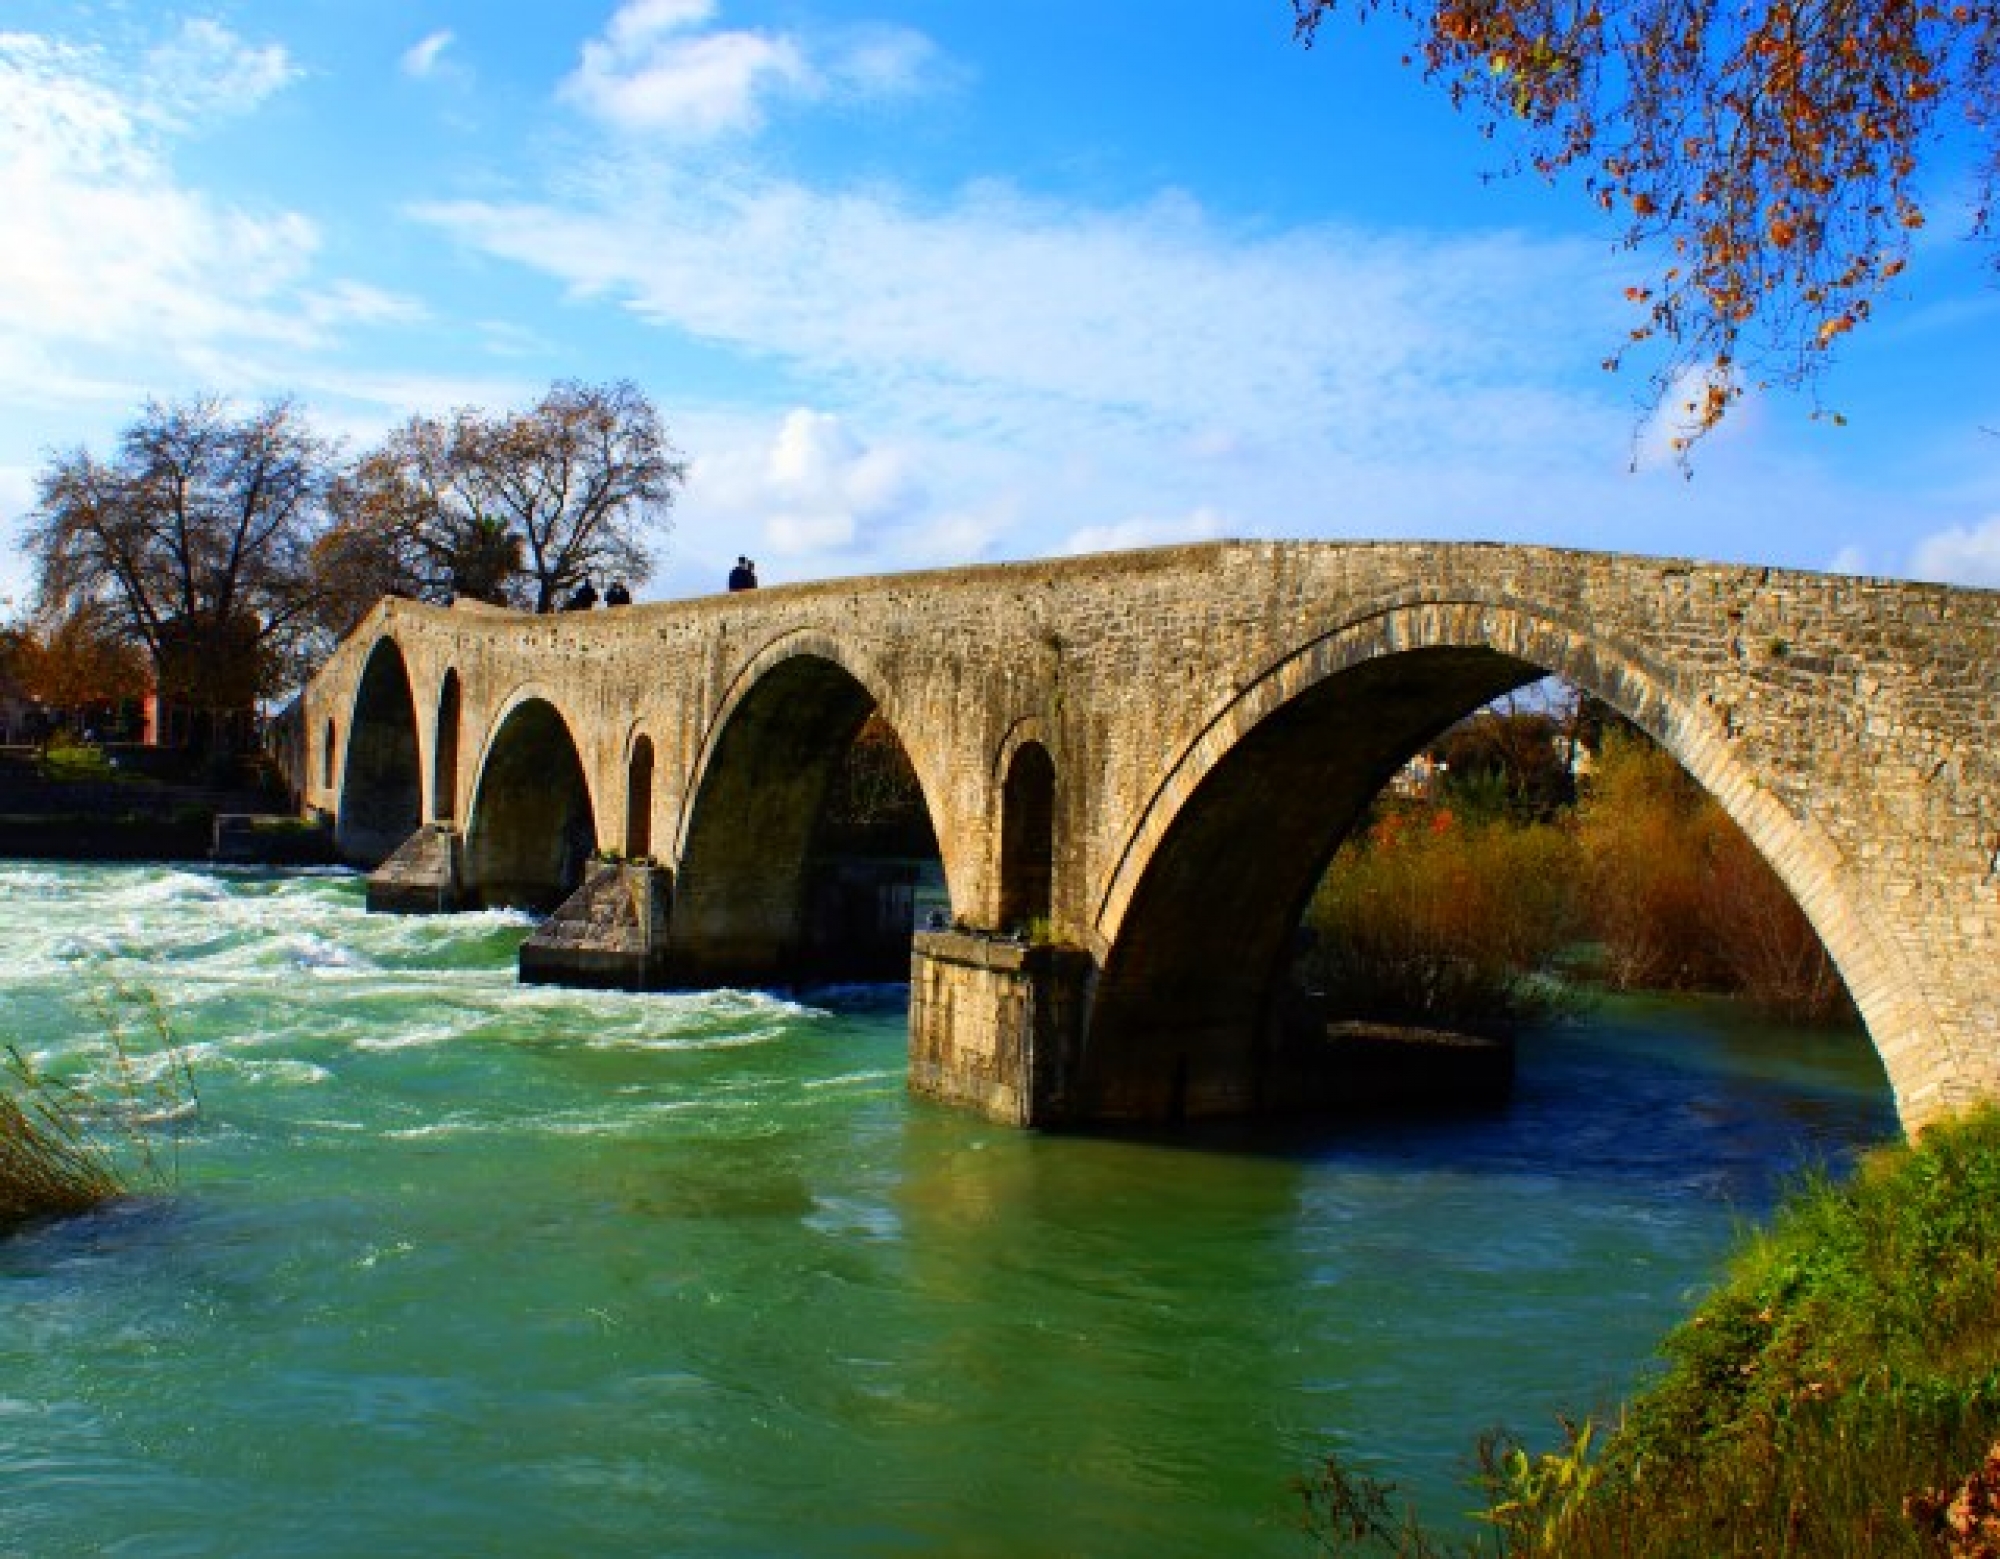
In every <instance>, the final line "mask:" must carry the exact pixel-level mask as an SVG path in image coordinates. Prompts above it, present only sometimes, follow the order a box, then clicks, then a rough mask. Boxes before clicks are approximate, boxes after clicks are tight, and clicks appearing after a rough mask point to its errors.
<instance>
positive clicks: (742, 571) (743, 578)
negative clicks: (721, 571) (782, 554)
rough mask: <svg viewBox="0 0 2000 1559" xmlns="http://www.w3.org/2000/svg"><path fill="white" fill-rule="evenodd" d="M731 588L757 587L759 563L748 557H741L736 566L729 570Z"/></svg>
mask: <svg viewBox="0 0 2000 1559" xmlns="http://www.w3.org/2000/svg"><path fill="white" fill-rule="evenodd" d="M729 588H730V589H731V590H755V589H756V588H757V565H756V564H755V563H752V562H751V561H750V560H749V559H748V558H745V557H739V558H738V559H737V560H736V566H735V567H734V568H732V569H731V570H730V571H729Z"/></svg>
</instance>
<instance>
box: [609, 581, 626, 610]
mask: <svg viewBox="0 0 2000 1559" xmlns="http://www.w3.org/2000/svg"><path fill="white" fill-rule="evenodd" d="M604 604H605V605H606V606H630V605H631V604H632V592H631V591H629V590H627V589H626V588H625V581H624V580H622V579H614V580H612V581H611V588H610V589H609V590H606V591H605V592H604Z"/></svg>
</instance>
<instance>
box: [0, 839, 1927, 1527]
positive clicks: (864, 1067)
mask: <svg viewBox="0 0 2000 1559" xmlns="http://www.w3.org/2000/svg"><path fill="white" fill-rule="evenodd" d="M525 927H526V922H525V921H524V920H522V919H521V918H519V917H515V916H509V915H498V914H490V915H460V916H450V917H442V918H437V919H402V918H392V917H370V916H367V915H365V914H364V913H363V912H362V905H361V885H360V882H359V879H357V878H353V877H349V876H344V875H339V874H324V875H311V874H307V875H290V876H280V875H267V874H261V873H207V872H200V871H194V870H188V869H175V868H168V867H119V868H109V867H77V868H69V867H54V866H45V865H37V864H30V863H20V862H15V863H4V862H0V1041H4V1042H10V1043H12V1044H14V1045H16V1046H17V1047H19V1048H20V1049H21V1050H22V1051H24V1052H26V1053H27V1054H29V1055H30V1056H32V1057H33V1058H35V1059H36V1060H37V1061H38V1062H39V1063H41V1064H43V1065H45V1066H47V1067H48V1068H50V1069H51V1070H53V1071H56V1072H58V1073H63V1074H66V1075H73V1076H80V1077H83V1078H85V1079H89V1078H91V1077H97V1078H99V1079H101V1078H102V1077H103V1076H104V1075H105V1074H106V1073H107V1072H108V1071H109V1070H110V1068H111V1062H110V1060H109V1059H108V1054H107V1047H106V1046H105V1044H104V1042H103V1039H102V1034H103V1021H102V1019H101V1018H100V1017H98V1016H95V1015H94V1014H93V1004H94V1003H98V1002H101V1001H102V1000H103V999H104V996H105V993H106V991H107V989H108V987H109V985H110V984H111V982H113V981H114V980H115V981H123V982H126V983H127V984H128V985H131V984H136V985H139V986H142V987H144V988H145V989H147V990H150V991H151V992H152V993H154V995H155V996H156V997H157V998H158V1000H159V1002H160V1003H161V1005H162V1007H163V1008H164V1010H165V1011H166V1013H167V1014H168V1017H169V1020H170V1023H171V1026H172V1029H173V1032H174V1034H175V1036H176V1038H177V1039H178V1041H179V1042H180V1044H181V1045H182V1047H183V1048H184V1049H185V1051H186V1052H187V1054H188V1056H189V1058H190V1060H191V1063H192V1066H193V1070H194V1073H195V1075H196V1077H197V1080H198V1083H199V1088H200V1104H199V1108H198V1110H197V1111H195V1112H194V1113H193V1114H192V1115H191V1116H189V1117H188V1118H186V1119H184V1120H183V1121H181V1122H180V1123H179V1131H178V1148H177V1152H178V1161H179V1189H178V1191H177V1193H176V1194H174V1195H172V1196H171V1197H168V1198H165V1199H156V1200H146V1201H140V1202H136V1203H129V1204H125V1205H123V1206H120V1207H117V1208H115V1209H114V1210H111V1211H109V1212H106V1213H103V1214H99V1215H95V1216H92V1217H89V1218H84V1219H80V1220H75V1221H72V1222H69V1223H64V1224H59V1225H53V1226H45V1227H41V1228H37V1229H32V1230H29V1231H27V1232H25V1233H22V1234H20V1235H17V1236H15V1237H14V1238H12V1239H8V1240H5V1241H0V1554H5V1555H24V1556H32V1559H42V1556H56V1555H97V1554H109V1555H132V1556H144V1559H160V1556H171V1555H231V1556H234V1555H357V1556H358V1555H392V1554H409V1555H583V1554H615V1555H623V1554H673V1555H679V1554H688V1555H739V1554H740V1555H751V1554H756V1555H767V1554H768V1555H792V1554H798V1555H894V1554H912V1555H917V1554H923V1555H933V1554H936V1555H1002V1554H1010V1555H1011V1554H1086V1555H1114V1556H1115V1555H1148V1556H1159V1555H1178V1554H1189V1555H1199V1554H1218V1555H1237V1554H1281V1555H1282V1554H1304V1553H1307V1552H1309V1551H1310V1550H1309V1547H1308V1545H1307V1544H1306V1543H1305V1542H1304V1540H1303V1539H1302V1538H1301V1536H1300V1535H1299V1533H1298V1532H1297V1531H1296V1530H1295V1523H1294V1500H1293V1498H1292V1496H1290V1495H1289V1494H1288V1492H1287V1483H1288V1480H1290V1479H1291V1478H1292V1477H1294V1476H1295V1475H1297V1474H1298V1473H1300V1472H1302V1471H1304V1470H1306V1469H1308V1468H1309V1467H1310V1466H1311V1465H1312V1464H1313V1462H1314V1460H1315V1457H1316V1456H1317V1455H1318V1454H1320V1453H1321V1452H1322V1451H1324V1450H1326V1449H1328V1448H1333V1447H1338V1448H1340V1449H1342V1450H1343V1452H1345V1453H1348V1454H1350V1455H1352V1456H1353V1457H1354V1458H1355V1459H1356V1460H1358V1461H1359V1462H1361V1463H1362V1464H1363V1465H1366V1466H1369V1467H1372V1468H1375V1469H1377V1470H1381V1471H1390V1472H1392V1473H1393V1475H1394V1476H1396V1477H1397V1478H1398V1479H1399V1480H1400V1481H1401V1482H1402V1483H1403V1485H1404V1487H1405V1488H1407V1489H1410V1490H1411V1491H1413V1492H1414V1493H1415V1494H1416V1495H1417V1496H1418V1497H1419V1498H1420V1499H1421V1501H1422V1503H1423V1507H1424V1508H1425V1509H1426V1510H1427V1511H1428V1512H1430V1513H1432V1514H1434V1515H1438V1516H1442V1517H1446V1518H1449V1517H1452V1516H1453V1515H1455V1514H1456V1513H1458V1512H1460V1511H1461V1510H1462V1509H1463V1508H1464V1507H1465V1505H1466V1504H1467V1503H1468V1496H1466V1495H1465V1494H1464V1493H1463V1492H1462V1491H1461V1490H1460V1489H1459V1488H1458V1487H1457V1483H1456V1480H1457V1478H1458V1477H1459V1475H1460V1472H1461V1470H1462V1467H1463V1463H1464V1460H1465V1456H1466V1452H1467V1448H1468V1446H1469V1444H1470V1442H1471V1439H1472V1437H1473V1436H1474V1435H1475V1434H1476V1433H1477V1432H1478V1431H1479V1430H1480V1429H1481V1428H1483V1427H1485V1426H1487V1425H1490V1424H1493V1423H1496V1422H1504V1423H1507V1424H1510V1425H1513V1426H1515V1427H1517V1428H1520V1429H1523V1430H1526V1431H1528V1432H1529V1433H1530V1434H1531V1437H1535V1436H1540V1437H1543V1438H1547V1431H1548V1430H1549V1427H1550V1425H1551V1423H1552V1419H1553V1415H1554V1414H1555V1413H1556V1412H1557V1411H1559V1410H1561V1409H1564V1408H1577V1409H1589V1408H1590V1407H1592V1406H1593V1405H1595V1404H1600V1403H1602V1402H1604V1401H1605V1400H1607V1399H1609V1398H1612V1397H1615V1396H1616V1395H1617V1394H1618V1393H1620V1392H1621V1391H1622V1390H1624V1389H1625V1388H1626V1387H1628V1386H1629V1385H1630V1384H1631V1383H1632V1382H1633V1381H1634V1380H1635V1379H1636V1378H1637V1377H1638V1376H1639V1375H1640V1374H1641V1373H1642V1372H1643V1371H1644V1370H1645V1369H1646V1368H1647V1366H1648V1360H1649V1356H1650V1351H1651V1349H1652V1346H1653V1344H1654V1342H1655V1340H1656V1338H1657V1336H1658V1335H1659V1333H1660V1332H1661V1331H1662V1330H1663V1329H1664V1328H1665V1326H1666V1325H1668V1324H1669V1323H1670V1322H1671V1321H1672V1320H1673V1319H1674V1318H1675V1317H1676V1316H1677V1315H1678V1314H1680V1313H1681V1312H1682V1311H1683V1310H1684V1309H1685V1306H1686V1303H1687V1300H1688V1298H1689V1297H1690V1295H1691V1294H1692V1293H1693V1292H1695V1291H1697V1290H1698V1289H1699V1288H1700V1287H1701V1286H1702V1285H1703V1284H1704V1283H1706V1282H1707V1281H1708V1280H1709V1279H1710V1278H1711V1277H1712V1276H1713V1274H1714V1272H1715V1270H1716V1263H1717V1261H1718V1258H1719V1255H1720V1253H1721V1252H1722V1250H1723V1249H1724V1248H1725V1247H1726V1245H1727V1243H1728V1240H1729V1238H1730V1236H1731V1233H1732V1230H1733V1228H1734V1227H1735V1224H1736V1222H1737V1221H1738V1220H1739V1219H1740V1218H1742V1217H1744V1216H1754V1215H1756V1214H1758V1213H1760V1212H1761V1211H1763V1210H1764V1209H1765V1208H1767V1207H1768V1205H1769V1202H1770V1198H1771V1196H1772V1193H1773V1189H1774V1185H1775V1184H1776V1183H1777V1182H1778V1181H1779V1180H1780V1179H1781V1178H1782V1177H1783V1176H1784V1175H1785V1174H1787V1173H1789V1172H1790V1171H1792V1170H1793V1169H1794V1168H1795V1167H1796V1166H1798V1165H1799V1164H1801V1163H1802V1162H1805V1161H1809V1160H1827V1161H1833V1162H1838V1161H1840V1160H1842V1159H1843V1158H1844V1157H1845V1156H1846V1155H1847V1154H1848V1153H1849V1152H1850V1151H1851V1150H1852V1149H1853V1148H1854V1147H1855V1146H1856V1145H1858V1144H1862V1143H1866V1142H1869V1141H1874V1140H1879V1139H1881V1138H1882V1137H1884V1136H1887V1135H1888V1134H1890V1133H1891V1132H1892V1131H1893V1129H1894V1121H1893V1115H1892V1112H1891V1109H1890V1104H1889V1099H1888V1093H1887V1088H1886V1084H1885V1083H1884V1081H1883V1078H1882V1074H1881V1070H1880V1067H1879V1066H1878V1065H1877V1063H1876V1062H1875V1059H1874V1057H1873V1054H1872V1052H1871V1051H1870V1050H1869V1049H1868V1046H1867V1042H1866V1040H1865V1038H1863V1037H1861V1036H1858V1035H1856V1036H1834V1037H1828V1036H1825V1035H1801V1034H1796V1033H1788V1032H1784V1031H1775V1030H1771V1029H1767V1028H1762V1029H1760V1028H1755V1027H1751V1026H1747V1025H1744V1024H1742V1023H1740V1022H1732V1021H1730V1020H1729V1019H1728V1018H1727V1017H1726V1015H1723V1014H1721V1013H1720V1012H1719V1010H1718V1009H1716V1008H1714V1007H1706V1008H1704V1007H1697V1006H1689V1005H1686V1004H1679V1005H1668V1004H1656V1005H1650V1006H1648V1005H1633V1004H1620V1005H1617V1006H1615V1007H1610V1008H1606V1009H1604V1010H1603V1011H1600V1012H1598V1013H1596V1014H1595V1015H1593V1016H1592V1017H1591V1018H1590V1019H1589V1020H1588V1021H1587V1022H1580V1023H1576V1024H1573V1025H1571V1026H1568V1027H1565V1028H1562V1029H1558V1030H1554V1031H1552V1032H1550V1033H1547V1034H1543V1035H1538V1036H1531V1037H1530V1038H1529V1039H1528V1040H1527V1041H1526V1042H1525V1043H1524V1046H1523V1049H1522V1054H1521V1082H1520V1087H1519V1090H1518V1093H1517V1096H1516V1098H1515V1100H1514V1101H1513V1103H1512V1105H1511V1106H1510V1107H1508V1108H1507V1109H1505V1110H1501V1111H1496V1112H1490V1113H1486V1114H1481V1115H1473V1116H1463V1117H1459V1118H1456V1119H1449V1120H1429V1121H1401V1122H1378V1123H1373V1124H1367V1125H1359V1124H1350V1125H1346V1126H1340V1127H1323V1128H1319V1129H1316V1130H1313V1131H1309V1132H1297V1131H1295V1132H1290V1133H1283V1134H1270V1133H1267V1134H1261V1135H1243V1134H1236V1135H1231V1136H1226V1137H1219V1138H1215V1139H1211V1140H1207V1141H1203V1142H1199V1143H1169V1142H1141V1141H1114V1140H1102V1139H1091V1138H1081V1137H1058V1136H1043V1135H1036V1134H1030V1133H1023V1132H1015V1131H1008V1130H1003V1129H1001V1128H998V1127H994V1126H989V1125H986V1124H984V1123H982V1122H980V1121H977V1120H974V1119H972V1118H969V1117H967V1116H964V1115H960V1114H957V1113H954V1112H951V1111H948V1110H944V1109H940V1108H937V1107H934V1106H931V1105H928V1104H925V1103H922V1102H919V1101H913V1100H912V1099H910V1098H909V1097H908V1096H907V1095H906V1094H905V1092H904V1088H903V1046H904V1038H903V1022H904V1013H905V1007H904V997H905V993H904V992H903V991H902V990H900V989H895V988H890V989H879V990H848V991H834V992H827V993H821V994H820V995H818V996H815V997H813V998H811V999H802V1000H797V1001H793V1000H784V999H780V998H777V997H773V996H768V995H759V994H753V993H739V992H718V993H711V994H704V995H682V996H626V995H615V994H613V995H606V994H579V993H569V992H555V991H549V990H528V989H521V988H519V987H517V986H516V985H515V984H514V982H513V974H512V969H513V955H514V949H515V946H516V944H517V943H518V942H519V940H520V938H521V937H522V936H523V935H524V932H525Z"/></svg>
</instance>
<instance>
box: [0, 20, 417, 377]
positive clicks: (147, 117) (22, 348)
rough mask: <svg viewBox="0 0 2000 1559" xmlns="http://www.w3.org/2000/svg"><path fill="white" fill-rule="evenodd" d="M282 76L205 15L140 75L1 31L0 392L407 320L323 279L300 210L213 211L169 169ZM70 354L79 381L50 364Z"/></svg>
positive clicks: (379, 298)
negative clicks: (178, 154) (211, 128)
mask: <svg viewBox="0 0 2000 1559" xmlns="http://www.w3.org/2000/svg"><path fill="white" fill-rule="evenodd" d="M296 74H297V72H296V69H295V67H293V66H292V64H291V63H290V61H289V58H288V57H287V56H286V55H285V53H284V51H283V50H282V49H280V48H277V47H276V46H258V45H252V44H248V43H245V42H244V41H243V40H241V39H239V38H238V37H236V35H235V34H233V33H231V32H229V31H228V30H227V29H225V28H222V27H220V26H219V25H217V24H213V23H205V22H196V23H189V24H187V25H186V26H184V27H183V28H181V29H180V30H179V31H178V32H177V33H176V34H175V35H174V36H173V37H172V38H171V39H170V40H169V41H168V42H166V43H163V44H161V45H160V46H158V47H157V48H156V49H154V50H152V51H151V52H150V54H149V55H148V56H147V57H146V60H145V61H144V62H143V63H142V66H141V68H137V69H134V68H131V66H130V65H129V64H126V65H121V64H120V62H119V61H117V60H115V59H113V58H110V57H108V56H106V55H104V54H102V53H100V52H99V51H97V50H94V49H89V48H83V47H77V46H72V45H66V44H62V43H58V42H55V41H53V40H50V39H47V38H42V37H37V36H34V35H29V34H20V33H16V34H8V35H0V210H5V211H6V212H7V213H8V218H7V230H6V238H5V241H4V242H0V339H4V340H5V341H7V343H8V347H7V349H6V350H0V397H8V398H12V399H16V400H19V401H29V402H34V401H40V400H44V399H46V398H47V397H48V396H50V395H51V394H55V395H65V394H67V395H73V396H77V397H79V398H85V399H88V398H92V397H95V396H98V395H101V394H104V393H106V392H107V391H108V390H113V389H114V385H115V381H116V380H117V379H118V378H119V377H120V375H121V372H123V373H126V374H128V375H129V373H130V370H131V369H132V367H133V365H135V364H136V363H139V362H142V361H143V362H150V363H152V364H154V365H156V367H157V365H159V364H162V363H168V364H171V363H179V364H181V365H184V366H192V365H196V364H204V363H213V362H221V363H223V364H225V365H226V364H227V363H228V362H229V361H230V353H231V351H232V350H234V349H237V348H254V347H257V346H266V347H284V348H286V349H288V350H292V351H296V350H298V349H300V348H304V347H309V346H312V345H314V344H316V343H319V342H321V341H323V340H324V339H325V336H326V333H327V332H329V331H332V330H335V329H338V328H344V327H348V326H351V325H354V324H356V323H365V322H380V321H384V320H387V319H392V318H408V317H411V315H412V314H413V313H414V312H415V305H414V304H412V303H410V302H409V301H408V300H406V299H399V298H396V297H394V296H392V295H391V294H389V293H387V292H386V291H384V290H382V289H379V288H374V287H368V286H363V285H360V284H357V283H352V282H339V281H332V282H326V281H321V280H320V279H319V278H318V277H317V276H316V274H315V266H316V261H317V257H318V253H319V250H320V243H321V240H320V233H319V229H318V227H317V225H316V224H315V223H314V222H313V221H312V220H311V219H310V218H308V217H307V216H305V215H304V214H302V213H300V212H297V211H292V210H286V209H282V208H278V209H258V208H252V207H248V206H243V205H238V204H233V203H229V202H226V201H222V200H219V199H216V198H215V197H213V196H212V195H210V194H208V193H206V192H204V191H202V190H201V189H199V188H197V187H194V186H192V185H190V184H188V183H187V182H185V181H184V180H183V179H182V178H181V177H180V176H179V174H178V173H177V170H176V167H175V162H174V156H175V151H176V144H177V141H178V140H179V139H180V138H181V137H183V136H185V135H188V134H192V133H194V132H195V131H197V130H198V129H199V128H200V127H201V126H202V125H203V124H205V123H208V122H211V121H212V120H214V119H216V118H218V117H221V116H226V115H234V114H240V113H245V112H248V111H250V110H251V109H253V108H254V107H255V106H256V105H257V104H258V103H260V102H262V101H264V100H265V99H266V98H268V97H269V96H270V95H271V94H272V93H274V92H277V91H279V90H281V89H282V88H283V87H284V85H285V84H286V83H287V82H289V81H291V80H292V79H294V77H295V76H296ZM80 361H87V362H89V363H90V364H91V365H92V366H91V369H90V373H89V376H88V378H85V377H80V376H79V375H78V374H77V371H76V369H75V368H74V367H73V366H71V367H67V368H62V369H60V370H59V371H57V372H55V373H51V372H50V371H49V370H50V365H51V364H52V363H54V364H58V365H62V364H74V363H76V362H80ZM121 365H122V366H121ZM115 393H120V394H124V395H126V396H128V397H129V394H130V391H129V390H116V391H115Z"/></svg>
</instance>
